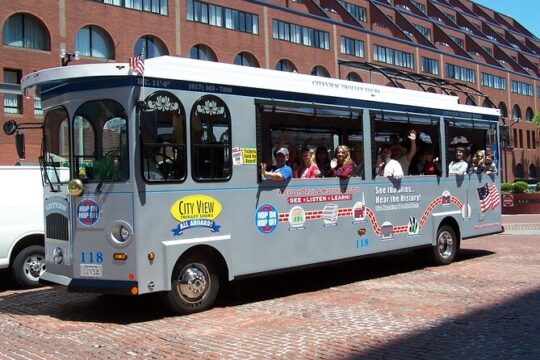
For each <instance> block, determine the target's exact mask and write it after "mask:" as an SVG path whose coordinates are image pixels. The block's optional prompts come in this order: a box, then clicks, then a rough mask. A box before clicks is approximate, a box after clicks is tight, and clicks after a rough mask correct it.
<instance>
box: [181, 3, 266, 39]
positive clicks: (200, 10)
mask: <svg viewBox="0 0 540 360" xmlns="http://www.w3.org/2000/svg"><path fill="white" fill-rule="evenodd" d="M187 19H188V20H189V21H195V22H199V23H203V24H209V25H213V26H217V27H222V28H225V29H230V30H235V31H240V32H245V33H250V34H255V35H257V34H258V33H259V16H258V15H255V14H251V13H247V12H243V11H239V10H235V9H230V8H226V7H222V6H217V5H213V4H207V3H204V2H202V1H196V0H188V1H187Z"/></svg>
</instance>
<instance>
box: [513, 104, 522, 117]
mask: <svg viewBox="0 0 540 360" xmlns="http://www.w3.org/2000/svg"><path fill="white" fill-rule="evenodd" d="M512 120H514V121H520V120H521V109H520V108H519V105H518V104H516V105H514V107H513V108H512Z"/></svg>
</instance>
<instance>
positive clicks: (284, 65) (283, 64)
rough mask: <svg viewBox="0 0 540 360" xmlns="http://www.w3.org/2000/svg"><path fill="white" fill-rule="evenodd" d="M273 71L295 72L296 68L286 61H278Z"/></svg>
mask: <svg viewBox="0 0 540 360" xmlns="http://www.w3.org/2000/svg"><path fill="white" fill-rule="evenodd" d="M274 69H276V70H279V71H285V72H297V71H296V66H294V64H293V63H292V62H290V61H289V60H286V59H281V60H279V61H278V62H277V64H276V66H275V68H274Z"/></svg>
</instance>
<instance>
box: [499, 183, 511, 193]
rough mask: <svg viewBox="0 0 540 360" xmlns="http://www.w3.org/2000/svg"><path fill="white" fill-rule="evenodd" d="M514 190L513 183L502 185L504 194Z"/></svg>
mask: <svg viewBox="0 0 540 360" xmlns="http://www.w3.org/2000/svg"><path fill="white" fill-rule="evenodd" d="M512 189H513V185H512V183H508V182H503V183H501V191H502V192H512Z"/></svg>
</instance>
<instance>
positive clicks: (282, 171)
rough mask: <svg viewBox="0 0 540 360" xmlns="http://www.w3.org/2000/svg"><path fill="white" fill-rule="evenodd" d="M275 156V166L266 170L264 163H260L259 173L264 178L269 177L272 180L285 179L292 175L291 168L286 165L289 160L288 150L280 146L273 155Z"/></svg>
mask: <svg viewBox="0 0 540 360" xmlns="http://www.w3.org/2000/svg"><path fill="white" fill-rule="evenodd" d="M274 156H275V157H276V168H275V169H274V170H272V171H267V170H266V163H261V174H262V176H263V180H264V179H269V180H272V181H286V180H289V179H290V178H291V177H292V169H291V167H290V166H289V165H287V161H288V160H289V150H287V148H285V147H282V148H281V149H279V150H278V151H277V152H276V153H275V155H274Z"/></svg>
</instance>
